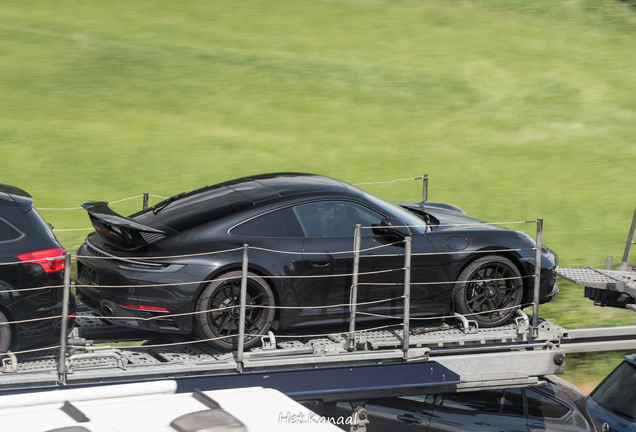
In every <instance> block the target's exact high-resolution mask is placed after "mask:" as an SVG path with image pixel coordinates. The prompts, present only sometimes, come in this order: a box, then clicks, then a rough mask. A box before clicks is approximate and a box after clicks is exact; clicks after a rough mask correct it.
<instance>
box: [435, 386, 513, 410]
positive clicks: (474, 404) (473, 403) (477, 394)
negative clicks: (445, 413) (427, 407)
mask: <svg viewBox="0 0 636 432" xmlns="http://www.w3.org/2000/svg"><path fill="white" fill-rule="evenodd" d="M502 397H503V391H502V390H483V391H474V392H466V393H449V394H446V395H444V401H443V402H442V406H443V407H445V408H451V409H457V410H463V411H479V412H488V413H499V407H500V404H501V400H502Z"/></svg>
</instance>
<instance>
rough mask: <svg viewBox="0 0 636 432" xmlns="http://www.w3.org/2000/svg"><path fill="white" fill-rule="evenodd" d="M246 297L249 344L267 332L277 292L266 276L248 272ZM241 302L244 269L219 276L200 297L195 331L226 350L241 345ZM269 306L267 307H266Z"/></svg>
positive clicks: (246, 324) (247, 341)
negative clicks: (273, 291) (239, 336)
mask: <svg viewBox="0 0 636 432" xmlns="http://www.w3.org/2000/svg"><path fill="white" fill-rule="evenodd" d="M247 277H248V279H247V296H246V299H245V328H244V334H245V337H244V348H246V349H247V348H250V347H252V346H254V345H256V344H258V342H259V341H260V339H261V336H262V335H265V334H267V332H268V331H269V329H270V327H271V325H272V321H273V320H274V309H273V308H270V307H269V306H275V301H274V294H273V293H272V290H271V288H270V287H269V285H268V284H267V282H265V280H264V279H262V278H260V277H258V275H256V274H254V273H251V272H248V274H247ZM240 304H241V272H240V271H233V272H229V273H226V274H224V275H221V276H219V277H218V278H216V279H215V280H214V281H212V282H211V283H210V284H209V285H208V286H206V287H205V289H204V290H203V292H202V293H201V297H199V300H198V301H197V305H196V311H197V312H200V313H198V314H196V318H195V320H196V324H197V325H196V327H195V331H196V333H197V334H198V335H199V336H200V337H201V338H203V339H212V340H210V342H209V343H210V344H211V345H213V346H216V347H217V348H221V349H223V350H232V349H236V348H237V347H238V334H239V323H240V321H239V319H240V314H239V312H240ZM264 306H268V307H264Z"/></svg>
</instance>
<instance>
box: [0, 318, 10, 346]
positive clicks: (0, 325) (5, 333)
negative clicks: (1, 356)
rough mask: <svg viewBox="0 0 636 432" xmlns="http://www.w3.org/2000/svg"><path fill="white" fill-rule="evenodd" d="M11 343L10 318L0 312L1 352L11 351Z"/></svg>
mask: <svg viewBox="0 0 636 432" xmlns="http://www.w3.org/2000/svg"><path fill="white" fill-rule="evenodd" d="M10 344H11V329H10V328H9V320H8V319H7V317H6V316H5V315H4V314H3V313H2V312H0V353H5V352H7V351H9V345H10Z"/></svg>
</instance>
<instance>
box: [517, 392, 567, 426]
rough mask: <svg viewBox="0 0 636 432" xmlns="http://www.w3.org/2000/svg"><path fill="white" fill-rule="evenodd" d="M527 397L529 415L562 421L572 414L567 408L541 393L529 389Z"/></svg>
mask: <svg viewBox="0 0 636 432" xmlns="http://www.w3.org/2000/svg"><path fill="white" fill-rule="evenodd" d="M526 397H527V399H528V414H529V415H531V416H533V417H543V418H552V419H560V418H562V417H565V415H566V414H567V413H569V412H570V409H569V408H567V407H566V406H563V405H561V404H560V403H559V402H557V401H555V400H554V399H551V398H549V397H548V396H546V395H543V394H541V393H537V392H534V391H532V390H529V389H528V391H527V393H526Z"/></svg>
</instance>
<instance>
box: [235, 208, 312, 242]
mask: <svg viewBox="0 0 636 432" xmlns="http://www.w3.org/2000/svg"><path fill="white" fill-rule="evenodd" d="M230 234H232V235H234V236H241V237H304V236H305V235H304V233H303V230H302V229H301V227H300V224H299V223H298V219H297V218H296V214H295V213H294V211H293V210H292V209H291V207H290V208H286V209H282V210H277V211H274V212H271V213H267V214H264V215H262V216H258V217H255V218H254V219H250V220H248V221H247V222H244V223H242V224H240V225H238V226H236V227H234V228H233V229H232V231H230Z"/></svg>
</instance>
